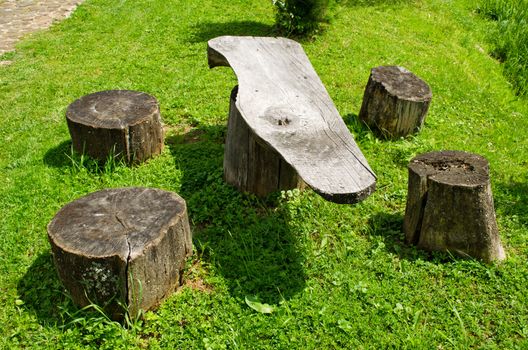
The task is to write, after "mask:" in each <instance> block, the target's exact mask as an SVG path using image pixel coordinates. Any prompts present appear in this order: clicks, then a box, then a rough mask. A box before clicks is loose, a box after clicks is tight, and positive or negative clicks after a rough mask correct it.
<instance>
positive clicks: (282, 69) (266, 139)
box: [208, 36, 376, 203]
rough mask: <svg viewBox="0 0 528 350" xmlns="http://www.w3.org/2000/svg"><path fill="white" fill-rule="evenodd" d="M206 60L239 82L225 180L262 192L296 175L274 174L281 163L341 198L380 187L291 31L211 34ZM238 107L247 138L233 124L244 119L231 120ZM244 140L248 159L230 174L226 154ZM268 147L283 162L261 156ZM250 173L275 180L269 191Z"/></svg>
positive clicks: (360, 197) (279, 186)
mask: <svg viewBox="0 0 528 350" xmlns="http://www.w3.org/2000/svg"><path fill="white" fill-rule="evenodd" d="M208 61H209V67H211V68H213V67H217V66H230V67H232V69H233V70H234V72H235V74H236V76H237V78H238V82H239V88H238V92H236V90H234V95H236V96H234V100H235V104H234V106H232V107H231V112H230V121H229V126H228V135H227V140H226V150H225V158H224V173H225V174H226V176H225V177H226V181H228V182H229V183H231V184H233V185H235V186H237V187H238V188H240V189H242V190H248V191H250V192H260V193H257V194H264V193H262V192H271V191H273V190H277V189H283V188H282V187H283V185H282V184H284V183H287V184H290V185H291V184H296V183H297V182H296V181H295V178H294V177H293V178H292V176H291V175H288V179H286V181H284V179H282V177H281V175H279V176H277V175H276V174H275V175H273V181H269V177H270V176H271V175H269V173H270V171H269V169H266V168H267V167H268V166H270V167H272V168H274V169H276V170H273V171H272V172H275V171H279V172H280V171H281V169H283V170H284V169H285V168H286V169H285V170H286V172H288V173H291V172H292V170H293V172H294V173H295V172H296V173H297V174H298V175H299V177H301V178H302V180H304V182H305V183H306V184H307V185H308V186H310V187H311V188H312V189H313V190H314V191H315V192H317V193H319V194H320V195H321V196H322V197H324V198H325V199H327V200H330V201H333V202H336V203H356V202H358V201H361V200H363V199H364V198H366V197H367V196H368V195H370V194H371V193H372V192H373V191H374V188H375V185H376V176H375V174H374V172H373V171H372V169H371V168H370V166H369V165H368V163H367V160H366V159H365V157H364V156H363V154H362V153H361V150H360V149H359V148H358V146H357V145H356V143H355V141H354V138H353V136H352V135H351V134H350V131H349V130H348V128H347V126H346V125H345V123H344V122H343V119H342V118H341V116H340V115H339V112H338V111H337V109H336V107H335V106H334V103H333V102H332V99H331V98H330V96H329V95H328V93H327V91H326V89H325V87H324V85H323V83H322V82H321V80H320V79H319V76H318V75H317V73H316V72H315V70H314V69H313V67H312V65H311V63H310V61H309V59H308V57H307V56H306V54H305V53H304V50H303V48H302V46H301V45H300V44H299V43H297V42H295V41H293V40H290V39H285V38H271V37H234V36H222V37H218V38H215V39H212V40H210V41H209V42H208ZM236 114H239V115H240V116H241V119H242V120H243V122H245V123H246V124H247V129H248V132H249V133H250V134H251V135H250V136H251V137H250V138H249V142H248V138H247V137H241V133H240V131H234V130H232V129H233V127H235V126H237V125H238V124H240V122H239V121H236V122H234V121H232V120H231V118H232V117H233V116H234V115H236ZM242 136H243V135H242ZM230 138H235V139H231V140H230ZM252 138H254V139H255V140H256V143H257V144H258V146H259V147H257V149H256V151H251V149H255V147H254V145H253V142H252V141H251V140H252ZM246 143H249V145H246ZM244 148H245V149H249V152H246V154H238V157H239V158H247V159H242V160H237V159H235V163H236V167H237V168H236V169H234V172H235V174H231V175H229V174H228V173H229V172H233V169H226V164H227V165H229V164H230V161H229V159H226V158H229V157H232V158H233V157H234V158H236V157H237V155H233V154H231V153H233V150H235V151H237V152H239V151H240V150H243V149H244ZM263 149H264V150H266V152H268V153H269V152H271V153H275V154H276V155H277V157H276V159H279V160H280V162H279V163H278V165H277V163H276V161H275V160H273V162H274V165H269V164H267V163H269V161H266V159H268V160H269V159H275V158H274V157H269V156H266V157H261V156H260V153H262V152H261V151H262V150H263ZM259 157H260V159H257V160H254V158H259ZM254 167H259V168H258V169H252V168H254ZM251 173H253V174H255V175H254V176H256V177H261V178H264V180H263V182H268V183H269V182H271V183H272V186H268V188H267V189H268V190H266V189H264V191H262V190H253V189H252V188H251V186H249V188H248V186H247V183H248V182H249V180H248V174H251ZM266 178H267V179H268V181H266ZM275 179H277V181H275ZM257 182H258V181H257ZM273 182H276V183H275V184H273Z"/></svg>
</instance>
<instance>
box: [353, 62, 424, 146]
mask: <svg viewBox="0 0 528 350" xmlns="http://www.w3.org/2000/svg"><path fill="white" fill-rule="evenodd" d="M431 98H432V93H431V89H430V88H429V86H428V85H427V83H425V82H424V81H423V80H422V79H420V78H418V77H417V76H416V75H414V74H413V73H411V72H409V71H408V70H407V69H405V68H403V67H398V66H386V67H383V66H382V67H376V68H373V69H372V70H371V72H370V77H369V80H368V83H367V86H366V88H365V94H364V95H363V103H362V105H361V110H360V112H359V118H360V119H361V120H362V121H363V122H365V123H366V124H367V125H368V126H369V127H371V128H372V129H373V130H374V131H376V132H378V133H379V134H381V136H383V137H385V138H393V139H394V138H399V137H402V136H407V135H409V134H411V133H415V132H417V131H418V130H419V129H420V128H421V127H422V125H423V122H424V119H425V115H426V114H427V110H428V109H429V104H430V102H431Z"/></svg>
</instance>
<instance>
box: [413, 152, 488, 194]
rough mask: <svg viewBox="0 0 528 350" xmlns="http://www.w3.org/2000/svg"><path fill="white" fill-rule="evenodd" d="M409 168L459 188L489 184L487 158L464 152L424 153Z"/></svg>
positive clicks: (414, 159)
mask: <svg viewBox="0 0 528 350" xmlns="http://www.w3.org/2000/svg"><path fill="white" fill-rule="evenodd" d="M409 168H410V169H412V170H414V171H415V172H416V173H420V174H424V175H425V176H427V177H428V178H429V177H430V178H434V180H435V181H437V182H442V183H446V184H453V185H457V186H467V187H472V186H483V185H486V184H487V183H488V182H489V163H488V161H487V160H486V158H484V157H482V156H480V155H478V154H474V153H468V152H463V151H436V152H429V153H424V154H421V155H419V156H417V157H415V158H413V159H412V160H411V162H410V163H409Z"/></svg>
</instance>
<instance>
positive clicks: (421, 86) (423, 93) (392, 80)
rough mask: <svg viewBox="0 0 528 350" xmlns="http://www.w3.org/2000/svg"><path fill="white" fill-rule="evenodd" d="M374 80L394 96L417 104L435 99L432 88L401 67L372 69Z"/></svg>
mask: <svg viewBox="0 0 528 350" xmlns="http://www.w3.org/2000/svg"><path fill="white" fill-rule="evenodd" d="M371 73H372V78H373V79H374V80H375V81H377V82H380V83H381V84H383V86H384V87H385V89H387V92H388V93H389V94H391V95H392V96H398V97H399V98H401V99H404V100H408V101H415V102H423V101H428V100H430V99H431V98H432V97H433V94H432V92H431V88H430V87H429V85H427V83H426V82H425V81H423V80H422V79H420V78H418V77H417V76H416V75H414V74H413V73H412V72H410V71H408V70H407V69H405V68H403V67H399V66H380V67H376V68H372V72H371Z"/></svg>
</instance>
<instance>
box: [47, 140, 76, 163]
mask: <svg viewBox="0 0 528 350" xmlns="http://www.w3.org/2000/svg"><path fill="white" fill-rule="evenodd" d="M71 146H72V143H71V140H65V141H62V142H61V143H59V144H58V145H57V146H55V147H53V148H51V149H49V150H48V151H47V152H46V154H45V155H44V158H43V160H44V164H46V165H48V166H50V167H54V168H64V167H68V166H71V165H72V160H71V154H72V148H71Z"/></svg>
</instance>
